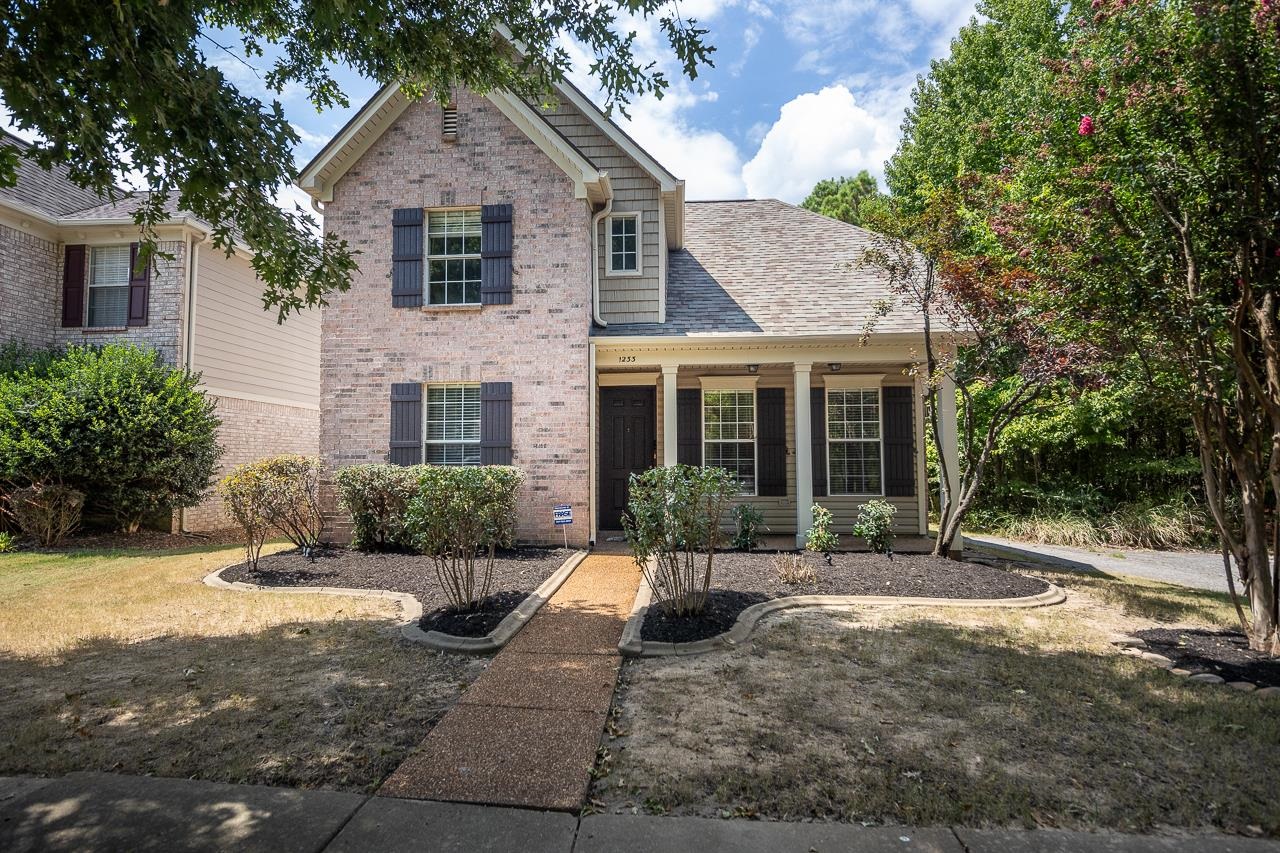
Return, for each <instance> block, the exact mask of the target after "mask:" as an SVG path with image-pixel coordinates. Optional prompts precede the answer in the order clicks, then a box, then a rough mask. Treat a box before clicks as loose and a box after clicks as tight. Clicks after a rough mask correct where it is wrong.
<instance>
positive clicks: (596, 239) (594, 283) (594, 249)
mask: <svg viewBox="0 0 1280 853" xmlns="http://www.w3.org/2000/svg"><path fill="white" fill-rule="evenodd" d="M606 187H608V192H609V194H608V195H607V196H606V197H605V200H604V207H602V208H600V212H599V213H597V214H596V215H595V216H593V217H591V320H592V322H594V323H595V324H596V325H597V326H601V327H603V326H607V325H609V324H608V323H606V322H605V321H604V319H603V318H601V316H600V220H602V219H604V218H605V217H606V216H608V215H609V214H610V213H612V212H613V188H612V187H609V186H608V185H607V184H606ZM592 381H593V382H594V381H595V377H594V376H592Z"/></svg>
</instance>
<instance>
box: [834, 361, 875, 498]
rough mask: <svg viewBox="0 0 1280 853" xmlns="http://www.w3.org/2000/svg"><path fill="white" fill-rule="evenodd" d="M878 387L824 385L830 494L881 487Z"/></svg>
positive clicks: (865, 492) (862, 492)
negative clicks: (825, 387)
mask: <svg viewBox="0 0 1280 853" xmlns="http://www.w3.org/2000/svg"><path fill="white" fill-rule="evenodd" d="M882 458H883V449H882V447H881V432H880V388H879V387H878V386H877V387H874V388H831V387H828V388H827V476H828V482H829V483H830V486H829V491H830V493H831V494H833V495H879V494H882V493H883V491H884V489H883V484H882V483H883V471H882V465H881V460H882Z"/></svg>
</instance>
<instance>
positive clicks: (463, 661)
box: [0, 545, 484, 791]
mask: <svg viewBox="0 0 1280 853" xmlns="http://www.w3.org/2000/svg"><path fill="white" fill-rule="evenodd" d="M276 547H277V548H278V547H279V546H276ZM241 558H242V551H241V549H239V548H236V547H228V546H226V545H222V546H207V547H193V548H189V549H185V550H175V551H167V552H156V551H151V552H129V551H80V552H68V553H19V554H8V555H3V556H0V683H3V684H4V685H5V689H4V691H3V693H0V732H3V737H0V774H15V773H31V774H41V775H55V774H60V773H64V772H67V771H71V770H107V771H116V772H122V773H138V774H154V775H159V776H183V777H185V776H190V777H195V778H200V779H209V780H217V781H226V782H252V783H260V784H270V785H293V786H300V787H324V788H336V789H342V790H353V791H369V790H372V789H373V788H375V787H376V786H377V785H378V784H379V783H380V782H381V780H382V779H383V778H385V777H386V776H387V775H388V774H389V773H390V772H391V771H392V770H393V769H394V768H395V767H396V766H397V765H398V764H399V762H400V761H401V760H402V759H403V758H404V757H405V756H406V755H407V754H408V752H409V751H410V749H411V748H412V747H413V746H414V745H416V744H417V743H418V741H420V740H421V739H422V738H423V737H424V736H425V734H426V733H427V731H428V730H429V729H430V727H431V725H432V724H433V723H434V721H435V720H436V719H438V718H439V717H440V716H441V715H442V714H443V713H444V712H445V711H446V710H447V709H448V708H449V707H450V706H451V705H452V704H453V702H454V701H455V700H456V699H457V697H458V695H459V693H460V692H461V690H462V689H463V688H464V687H465V685H466V684H468V683H469V682H470V681H471V680H473V679H474V678H475V676H476V675H477V674H478V673H479V671H480V670H481V669H482V668H483V666H484V663H483V662H482V661H478V660H473V659H468V658H461V657H456V656H446V655H441V654H440V653H437V652H433V651H430V650H427V649H425V648H422V647H419V646H414V645H412V644H410V643H406V642H404V641H402V640H401V639H400V638H399V636H398V632H397V631H396V630H395V628H394V622H393V621H392V620H393V619H394V617H395V616H396V613H395V611H394V606H393V605H390V604H388V603H383V602H374V601H369V600H361V599H354V598H352V599H348V598H340V597H328V596H303V595H299V596H290V595H278V594H276V595H273V594H253V593H238V592H237V593H233V592H227V591H223V590H216V589H212V588H210V587H207V586H204V585H203V584H202V583H201V579H202V578H203V577H204V576H205V575H206V574H208V573H209V572H211V571H213V570H215V569H217V568H219V567H221V566H226V565H230V564H232V563H235V562H237V561H238V560H240V559H241Z"/></svg>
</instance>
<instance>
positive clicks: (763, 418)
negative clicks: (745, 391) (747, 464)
mask: <svg viewBox="0 0 1280 853" xmlns="http://www.w3.org/2000/svg"><path fill="white" fill-rule="evenodd" d="M756 461H757V464H758V465H759V466H760V470H758V471H757V472H756V489H757V494H759V495H760V496H761V497H783V496H785V495H786V494H787V392H786V391H784V390H783V389H781V388H761V389H759V390H758V391H756Z"/></svg>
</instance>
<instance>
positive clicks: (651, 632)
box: [640, 551, 1049, 643]
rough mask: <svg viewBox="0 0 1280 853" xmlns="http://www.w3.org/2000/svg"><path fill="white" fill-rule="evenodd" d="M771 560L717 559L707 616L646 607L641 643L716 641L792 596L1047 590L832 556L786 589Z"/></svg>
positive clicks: (932, 562) (960, 566)
mask: <svg viewBox="0 0 1280 853" xmlns="http://www.w3.org/2000/svg"><path fill="white" fill-rule="evenodd" d="M777 556H778V555H777V554H774V553H766V552H751V553H747V552H743V551H730V552H725V553H719V554H716V557H715V561H714V562H713V563H712V568H711V586H712V588H711V592H710V595H709V596H708V599H707V608H706V611H705V612H704V613H703V614H702V615H700V616H696V617H676V616H673V615H670V614H668V613H666V612H665V611H663V609H662V608H660V607H658V606H654V607H651V608H650V609H649V612H648V613H647V614H645V620H644V625H643V626H642V627H641V631H640V637H641V639H643V640H654V641H657V642H676V643H685V642H692V641H694V640H702V639H706V638H708V637H714V636H716V635H717V634H722V633H724V632H725V631H727V630H729V628H731V627H732V626H733V623H734V622H735V621H736V620H737V618H738V614H740V613H741V612H742V611H743V610H746V609H747V608H748V607H750V606H751V605H753V604H758V603H759V602H761V601H768V600H770V599H774V598H784V597H786V596H791V595H897V596H908V597H913V598H957V599H964V598H1022V597H1023V596H1028V595H1036V594H1038V593H1041V592H1044V591H1045V590H1047V589H1048V588H1049V585H1048V584H1047V583H1046V582H1045V581H1042V580H1040V579H1038V578H1031V577H1027V576H1025V575H1019V574H1015V573H1014V572H1010V571H1006V570H1005V569H1001V568H996V567H994V566H989V565H985V564H983V563H969V562H957V561H956V560H949V559H946V558H944V557H934V556H932V555H929V554H897V555H895V556H894V558H893V560H892V561H890V560H889V559H888V558H886V557H884V556H882V555H880V554H868V553H840V554H833V555H832V565H830V566H828V565H827V563H826V560H824V559H823V558H822V557H821V556H820V555H815V554H808V553H805V554H803V555H802V558H803V559H804V561H805V562H806V563H807V564H808V565H809V566H811V567H812V568H813V569H814V572H815V573H816V575H817V578H816V579H815V581H814V582H813V583H809V584H797V585H789V584H785V583H783V582H782V581H781V580H780V579H779V578H778V569H777V564H776V560H777Z"/></svg>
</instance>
